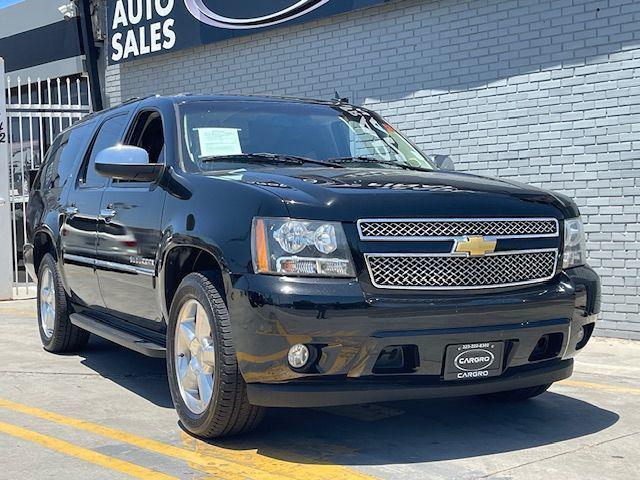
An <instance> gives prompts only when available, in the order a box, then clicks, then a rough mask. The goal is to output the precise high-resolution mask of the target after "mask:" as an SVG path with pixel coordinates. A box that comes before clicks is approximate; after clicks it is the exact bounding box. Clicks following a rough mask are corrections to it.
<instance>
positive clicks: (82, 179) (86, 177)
mask: <svg viewBox="0 0 640 480" xmlns="http://www.w3.org/2000/svg"><path fill="white" fill-rule="evenodd" d="M127 117H128V115H127V114H126V113H123V114H121V115H117V116H115V117H111V118H109V119H108V120H107V121H105V122H104V123H103V124H102V125H101V126H100V131H99V132H98V135H96V137H95V139H94V141H93V145H92V146H91V152H90V153H89V155H88V156H87V157H86V158H85V161H84V164H83V166H82V169H81V171H80V175H79V177H78V183H79V184H80V186H82V187H92V188H100V187H104V186H105V185H106V184H107V179H106V178H105V177H103V176H102V175H100V174H98V172H96V169H95V168H94V166H95V163H96V157H97V156H98V153H100V152H101V151H102V150H104V149H106V148H109V147H113V146H115V145H117V144H118V143H120V140H121V139H122V135H123V133H124V130H125V128H126V126H127Z"/></svg>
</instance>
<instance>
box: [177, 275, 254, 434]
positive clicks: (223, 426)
mask: <svg viewBox="0 0 640 480" xmlns="http://www.w3.org/2000/svg"><path fill="white" fill-rule="evenodd" d="M167 373H168V377H169V388H170V390H171V397H172V399H173V404H174V405H175V408H176V411H177V413H178V417H179V418H180V421H181V422H182V424H183V425H184V427H185V428H186V429H187V430H188V431H189V432H191V433H193V434H194V435H197V436H199V437H204V438H214V437H224V436H231V435H238V434H241V433H246V432H249V431H251V430H253V429H254V428H256V427H257V426H258V424H259V423H260V421H261V420H262V417H263V416H264V408H262V407H257V406H254V405H251V404H250V403H249V400H248V397H247V390H246V384H245V382H244V379H243V378H242V374H241V373H240V370H239V368H238V362H237V359H236V352H235V348H234V346H233V340H232V337H231V323H230V319H229V312H228V310H227V307H226V305H225V303H224V301H223V299H222V296H221V295H220V293H219V292H218V290H217V288H216V287H215V285H214V284H213V282H211V280H209V278H207V277H206V276H205V275H203V274H201V273H191V274H189V275H187V276H186V277H185V278H184V280H182V282H181V283H180V286H179V287H178V290H177V291H176V294H175V296H174V298H173V302H172V304H171V311H170V313H169V325H168V331H167Z"/></svg>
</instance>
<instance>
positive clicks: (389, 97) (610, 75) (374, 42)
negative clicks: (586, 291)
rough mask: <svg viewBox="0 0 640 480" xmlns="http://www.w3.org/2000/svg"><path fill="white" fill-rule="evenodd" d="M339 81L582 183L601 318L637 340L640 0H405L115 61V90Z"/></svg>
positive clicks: (319, 87) (390, 109) (402, 115)
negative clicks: (599, 284)
mask: <svg viewBox="0 0 640 480" xmlns="http://www.w3.org/2000/svg"><path fill="white" fill-rule="evenodd" d="M336 1H337V0H336ZM335 90H337V91H339V92H340V94H341V95H342V96H348V97H350V98H351V99H352V101H354V102H356V103H359V104H362V105H366V106H367V107H370V108H372V109H374V110H377V111H378V112H380V113H381V114H382V115H384V116H385V117H386V118H388V119H389V120H390V121H391V122H392V123H393V124H395V125H396V126H397V127H399V128H400V129H401V130H403V131H404V132H405V133H406V134H407V135H408V136H409V137H411V138H412V139H413V140H414V141H415V142H416V143H417V144H418V145H419V146H420V147H421V148H423V149H424V150H425V151H429V152H433V153H449V154H450V155H451V156H452V158H453V159H454V161H455V162H456V165H457V168H458V169H459V170H462V171H469V172H473V173H477V174H482V175H490V176H497V177H505V178H509V179H515V180H518V181H521V182H526V183H530V184H533V185H536V186H540V187H543V188H548V189H552V190H555V191H558V192H562V193H565V194H567V195H569V196H571V197H573V198H575V199H576V201H577V203H578V205H579V207H580V209H581V212H582V215H583V217H584V219H585V222H586V229H587V232H588V249H589V263H590V264H591V265H592V266H593V267H594V268H595V269H596V270H597V271H598V272H599V273H600V275H601V276H602V282H603V306H602V314H601V321H600V323H599V327H598V330H597V333H598V334H600V335H607V336H616V337H624V338H635V339H640V313H639V309H640V295H639V293H640V280H639V278H638V277H639V273H640V222H639V219H640V178H639V177H640V155H639V154H638V152H639V151H640V2H639V1H637V0H600V1H595V0H535V1H534V0H440V1H430V0H398V1H392V2H390V3H388V4H385V5H382V6H379V7H373V8H369V9H366V10H360V11H356V12H352V13H349V14H345V15H340V16H337V17H332V18H328V19H323V20H319V21H314V22H311V23H305V24H301V25H297V26H289V27H283V28H279V29H275V30H271V31H268V32H262V33H256V34H254V35H251V36H247V37H242V38H237V39H233V40H228V41H223V42H220V43H217V44H213V45H207V46H203V47H198V48H193V49H190V50H183V51H180V52H175V53H170V54H166V55H161V56H158V57H155V58H150V59H145V60H138V61H134V62H132V63H127V64H123V65H121V66H115V67H114V66H110V67H108V68H107V71H106V94H107V96H108V98H109V101H110V103H112V104H115V103H118V102H120V101H121V100H123V99H126V98H129V97H132V96H137V95H143V94H148V93H152V92H154V93H161V94H174V93H179V92H194V93H251V94H256V93H267V94H276V95H290V96H303V97H319V98H331V97H333V94H334V91H335Z"/></svg>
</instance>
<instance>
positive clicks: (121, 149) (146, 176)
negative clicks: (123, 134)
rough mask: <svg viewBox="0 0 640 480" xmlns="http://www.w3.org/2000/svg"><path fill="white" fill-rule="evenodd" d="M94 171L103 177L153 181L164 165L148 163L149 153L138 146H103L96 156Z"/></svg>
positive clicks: (130, 180) (158, 176)
mask: <svg viewBox="0 0 640 480" xmlns="http://www.w3.org/2000/svg"><path fill="white" fill-rule="evenodd" d="M95 168H96V172H98V173H99V174H100V175H102V176H103V177H108V178H113V179H114V180H124V181H129V182H154V181H156V180H157V179H158V178H160V175H161V174H162V172H163V170H164V165H162V164H158V163H149V154H148V153H147V151H146V150H144V149H142V148H140V147H132V146H129V145H119V146H116V147H111V148H105V149H104V150H102V151H101V152H100V153H98V156H97V157H96V165H95Z"/></svg>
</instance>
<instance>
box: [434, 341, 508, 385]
mask: <svg viewBox="0 0 640 480" xmlns="http://www.w3.org/2000/svg"><path fill="white" fill-rule="evenodd" d="M503 353H504V342H479V343H464V344H460V345H449V346H448V347H447V351H446V354H445V361H444V379H445V380H480V379H483V378H489V377H495V376H498V375H500V374H501V373H502V357H503Z"/></svg>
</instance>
